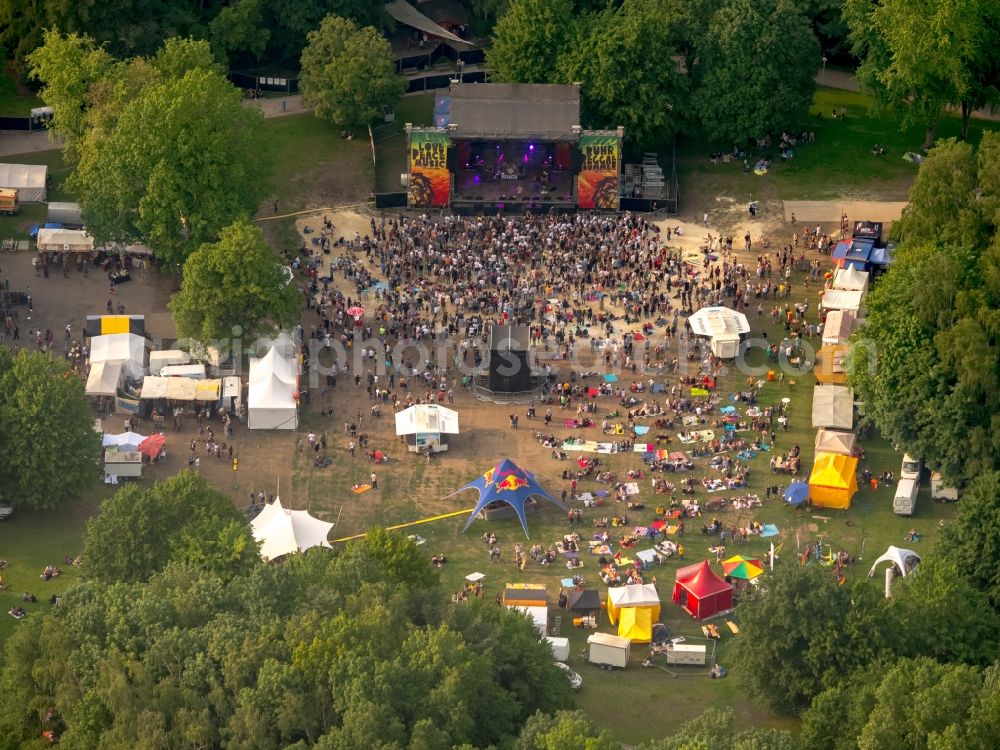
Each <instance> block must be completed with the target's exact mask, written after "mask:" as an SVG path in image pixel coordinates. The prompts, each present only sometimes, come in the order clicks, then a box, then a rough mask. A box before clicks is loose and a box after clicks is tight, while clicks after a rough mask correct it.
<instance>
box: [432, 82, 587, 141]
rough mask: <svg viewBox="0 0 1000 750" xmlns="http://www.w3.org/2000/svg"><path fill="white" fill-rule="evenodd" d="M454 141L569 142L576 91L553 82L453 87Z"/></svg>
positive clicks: (577, 107) (576, 118) (574, 118)
mask: <svg viewBox="0 0 1000 750" xmlns="http://www.w3.org/2000/svg"><path fill="white" fill-rule="evenodd" d="M451 125H452V127H453V130H452V131H451V135H452V137H454V138H485V139H518V140H531V139H533V138H534V139H538V140H540V141H554V140H570V139H576V138H578V137H579V134H578V133H574V132H573V128H574V127H578V126H579V125H580V89H579V88H578V87H577V86H573V85H572V84H570V85H564V84H554V83H458V84H453V85H452V87H451Z"/></svg>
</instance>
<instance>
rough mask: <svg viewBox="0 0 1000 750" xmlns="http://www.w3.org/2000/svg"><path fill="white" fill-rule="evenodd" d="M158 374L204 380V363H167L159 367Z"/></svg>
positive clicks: (167, 376) (166, 376)
mask: <svg viewBox="0 0 1000 750" xmlns="http://www.w3.org/2000/svg"><path fill="white" fill-rule="evenodd" d="M160 376H161V377H164V378H194V379H195V380H204V379H205V377H206V375H205V365H204V364H202V363H201V362H196V363H195V364H192V365H167V366H166V367H161V368H160Z"/></svg>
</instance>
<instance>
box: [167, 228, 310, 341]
mask: <svg viewBox="0 0 1000 750" xmlns="http://www.w3.org/2000/svg"><path fill="white" fill-rule="evenodd" d="M291 282H292V277H291V274H290V273H289V272H288V271H287V270H286V269H285V268H284V267H283V266H281V265H280V264H279V262H278V257H277V255H276V254H275V253H274V251H273V250H272V249H271V247H270V245H268V244H267V241H266V240H265V239H264V233H263V232H261V230H260V228H259V227H257V226H255V225H254V224H251V223H250V222H249V221H245V220H244V221H238V222H236V223H234V224H230V225H229V226H228V227H226V228H225V229H223V230H222V233H221V234H220V236H219V241H218V242H208V243H205V244H204V245H202V246H201V247H200V248H198V249H197V250H195V251H194V252H193V253H192V254H191V255H190V257H188V259H187V262H186V263H185V264H184V277H183V281H182V283H181V289H180V291H179V292H177V293H176V294H175V295H174V296H173V298H172V299H171V301H170V312H171V313H172V315H173V318H174V323H175V324H176V325H177V333H178V335H180V336H182V337H185V338H193V339H197V340H198V341H212V340H219V339H230V338H233V337H239V336H241V335H242V336H247V337H250V338H253V337H256V336H259V335H268V334H272V333H275V332H276V331H278V330H280V329H282V328H286V327H291V326H292V325H293V324H294V323H296V322H297V320H298V313H299V308H300V306H301V304H300V303H301V298H300V295H299V291H298V288H297V287H296V286H295V285H294V284H293V283H291Z"/></svg>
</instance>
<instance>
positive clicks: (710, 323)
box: [688, 306, 750, 359]
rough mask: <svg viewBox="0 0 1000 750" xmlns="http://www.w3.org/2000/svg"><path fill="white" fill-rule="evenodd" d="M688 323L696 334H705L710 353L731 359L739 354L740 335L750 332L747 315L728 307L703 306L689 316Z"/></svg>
mask: <svg viewBox="0 0 1000 750" xmlns="http://www.w3.org/2000/svg"><path fill="white" fill-rule="evenodd" d="M688 325H690V326H691V331H692V332H693V333H694V334H695V335H696V336H706V337H708V338H709V339H710V342H709V345H710V347H711V349H712V354H714V355H715V356H716V357H722V358H723V359H731V358H733V357H735V356H736V355H737V354H739V351H740V341H741V338H742V336H744V335H745V334H747V333H750V322H749V321H748V320H747V316H746V315H744V314H743V313H741V312H737V311H736V310H732V309H730V308H728V307H719V306H714V307H703V308H701V309H700V310H698V312H696V313H695V314H694V315H692V316H691V317H690V318H688Z"/></svg>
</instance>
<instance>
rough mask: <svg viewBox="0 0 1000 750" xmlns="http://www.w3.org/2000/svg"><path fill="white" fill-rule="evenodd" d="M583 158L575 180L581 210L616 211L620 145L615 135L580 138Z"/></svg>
mask: <svg viewBox="0 0 1000 750" xmlns="http://www.w3.org/2000/svg"><path fill="white" fill-rule="evenodd" d="M580 153H581V155H582V157H583V160H582V163H581V165H580V174H579V176H578V177H577V190H576V194H577V205H579V207H580V208H584V209H586V208H596V209H601V210H610V211H616V210H618V163H619V157H620V155H621V143H620V141H619V140H618V136H617V135H581V136H580Z"/></svg>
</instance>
